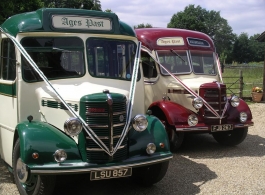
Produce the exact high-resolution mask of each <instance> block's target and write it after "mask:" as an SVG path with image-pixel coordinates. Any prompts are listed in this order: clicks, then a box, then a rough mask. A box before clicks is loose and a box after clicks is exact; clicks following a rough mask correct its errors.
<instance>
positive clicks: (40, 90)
mask: <svg viewBox="0 0 265 195" xmlns="http://www.w3.org/2000/svg"><path fill="white" fill-rule="evenodd" d="M0 30H1V32H0V54H1V55H0V57H1V58H0V107H1V110H0V155H1V158H2V159H3V160H4V161H5V163H6V164H7V166H8V168H9V170H11V172H12V173H13V175H14V180H15V183H16V185H17V188H18V190H19V192H20V193H21V194H51V193H52V191H53V188H54V186H55V181H56V175H60V174H81V173H89V174H88V175H90V180H100V179H110V178H118V177H131V178H132V180H133V181H136V182H138V183H140V184H143V185H147V186H149V185H152V184H154V183H156V182H158V181H160V180H161V179H162V178H163V177H164V175H165V173H166V171H167V168H168V164H169V160H170V159H171V158H172V154H171V152H170V148H169V147H170V145H169V140H168V136H167V133H166V131H165V127H164V125H163V124H162V123H161V121H160V120H159V119H158V118H157V117H154V116H151V114H150V113H148V112H146V110H145V109H144V98H145V97H144V95H145V94H144V93H143V90H144V77H143V74H142V72H140V71H138V70H139V69H140V68H139V61H140V53H141V52H140V51H141V49H140V47H141V43H140V42H138V40H137V37H136V34H135V32H134V31H133V29H132V28H131V27H130V26H128V25H127V24H125V23H123V22H122V21H120V20H119V19H118V17H117V15H116V14H113V13H106V12H99V11H89V10H81V9H56V8H54V9H50V8H43V9H39V10H37V11H33V12H29V13H23V14H19V15H15V16H12V17H10V18H9V19H7V20H6V21H5V22H4V23H3V24H2V25H1V26H0ZM140 70H141V69H140ZM136 102H137V103H136Z"/></svg>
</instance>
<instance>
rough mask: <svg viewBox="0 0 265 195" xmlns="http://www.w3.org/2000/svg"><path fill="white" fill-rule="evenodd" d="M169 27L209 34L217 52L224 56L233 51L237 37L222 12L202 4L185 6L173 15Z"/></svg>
mask: <svg viewBox="0 0 265 195" xmlns="http://www.w3.org/2000/svg"><path fill="white" fill-rule="evenodd" d="M167 27H168V28H182V29H189V30H195V31H200V32H203V33H205V34H207V35H209V36H210V37H211V38H212V39H213V41H214V43H215V46H216V49H217V52H218V53H219V54H221V55H222V56H223V57H225V56H227V55H228V54H229V52H231V50H232V47H231V45H232V44H233V42H234V41H235V38H236V35H235V34H233V33H232V28H231V27H230V26H229V25H228V23H227V20H225V19H224V18H222V17H221V16H220V12H216V11H213V10H211V11H207V10H206V9H203V8H202V7H201V6H197V7H195V6H194V5H189V6H187V7H185V9H184V11H183V12H178V13H176V14H174V15H173V16H172V18H171V20H170V22H169V23H168V25H167ZM224 60H225V59H224Z"/></svg>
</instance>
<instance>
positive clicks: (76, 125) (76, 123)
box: [64, 118, 83, 136]
mask: <svg viewBox="0 0 265 195" xmlns="http://www.w3.org/2000/svg"><path fill="white" fill-rule="evenodd" d="M82 128H83V126H82V123H81V121H80V120H79V119H77V118H69V119H68V120H66V121H65V122H64V131H65V132H66V133H67V134H68V135H70V136H76V135H78V134H79V133H80V132H81V131H82Z"/></svg>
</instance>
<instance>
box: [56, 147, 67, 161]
mask: <svg viewBox="0 0 265 195" xmlns="http://www.w3.org/2000/svg"><path fill="white" fill-rule="evenodd" d="M53 157H54V160H55V161H56V162H58V163H62V162H64V161H65V160H66V159H67V153H66V152H65V151H64V150H63V149H59V150H56V151H55V153H54V154H53Z"/></svg>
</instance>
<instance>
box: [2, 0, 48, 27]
mask: <svg viewBox="0 0 265 195" xmlns="http://www.w3.org/2000/svg"><path fill="white" fill-rule="evenodd" d="M43 5H44V3H43V2H42V1H41V0H20V1H17V0H9V1H0V24H2V23H3V22H4V21H5V20H6V19H7V18H9V17H10V16H12V15H15V14H20V13H23V12H29V11H33V10H36V9H39V8H41V7H43Z"/></svg>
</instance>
